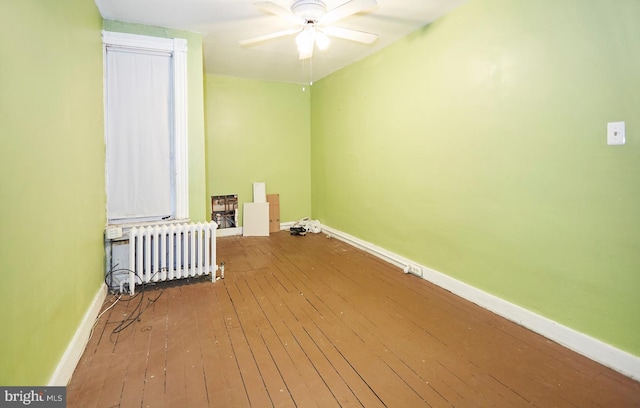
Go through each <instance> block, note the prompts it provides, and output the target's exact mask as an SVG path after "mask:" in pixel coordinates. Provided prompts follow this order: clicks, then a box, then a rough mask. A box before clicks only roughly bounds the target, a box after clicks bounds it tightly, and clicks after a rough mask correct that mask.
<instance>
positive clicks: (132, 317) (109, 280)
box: [105, 265, 164, 343]
mask: <svg viewBox="0 0 640 408" xmlns="http://www.w3.org/2000/svg"><path fill="white" fill-rule="evenodd" d="M117 266H118V265H115V266H114V268H112V269H111V270H109V271H108V272H107V274H106V275H105V284H106V285H107V288H109V290H110V291H111V292H112V293H116V292H117V293H119V292H120V289H121V286H119V285H118V286H117V287H115V286H114V285H113V283H114V282H113V275H114V273H118V272H127V273H130V274H133V276H135V277H136V280H137V281H136V283H139V285H140V290H139V291H137V292H136V294H135V295H133V296H129V298H128V299H125V298H124V294H122V293H120V298H119V301H123V302H130V301H132V300H133V299H136V298H139V301H138V303H137V304H136V305H135V306H134V308H133V310H132V311H131V313H129V316H128V317H127V318H125V319H123V320H121V321H119V322H117V321H114V322H110V321H109V320H107V322H106V323H105V325H106V324H110V323H118V324H117V325H116V327H115V328H114V329H113V330H112V331H111V334H110V336H109V337H110V339H111V342H112V343H113V342H114V341H113V337H112V336H113V335H114V334H118V333H120V332H122V331H123V330H125V329H126V328H127V327H129V326H131V325H132V324H133V323H135V322H137V321H140V316H142V313H144V311H145V310H147V308H148V307H149V306H150V305H151V304H152V303H154V302H155V301H157V300H158V299H159V298H160V296H161V295H162V293H163V292H164V290H161V291H160V293H159V294H158V295H157V296H156V297H155V298H154V299H151V298H148V301H149V302H148V303H147V304H146V305H145V306H144V307H142V303H143V301H144V293H145V289H146V286H147V283H145V282H144V281H143V280H142V278H140V276H138V274H136V273H135V272H134V271H132V270H131V269H126V268H117ZM160 271H161V270H159V271H156V272H155V273H154V274H153V275H151V277H150V279H153V277H154V276H155V275H156V274H158V273H160ZM123 287H124V286H123ZM127 288H128V285H127ZM128 289H130V288H128Z"/></svg>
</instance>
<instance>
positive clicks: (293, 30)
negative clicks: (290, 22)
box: [240, 28, 302, 45]
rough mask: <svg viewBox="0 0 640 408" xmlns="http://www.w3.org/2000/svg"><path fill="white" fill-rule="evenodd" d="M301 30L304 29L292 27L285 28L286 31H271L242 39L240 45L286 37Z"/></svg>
mask: <svg viewBox="0 0 640 408" xmlns="http://www.w3.org/2000/svg"><path fill="white" fill-rule="evenodd" d="M301 30H302V28H290V29H288V30H284V31H278V32H275V33H271V34H265V35H261V36H258V37H253V38H248V39H246V40H242V41H240V45H251V44H255V43H259V42H262V41H267V40H271V39H274V38H278V37H285V36H287V35H291V34H295V33H297V32H300V31H301Z"/></svg>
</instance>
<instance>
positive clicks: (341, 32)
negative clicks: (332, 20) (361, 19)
mask: <svg viewBox="0 0 640 408" xmlns="http://www.w3.org/2000/svg"><path fill="white" fill-rule="evenodd" d="M322 32H323V33H325V34H326V35H328V36H331V37H338V38H344V39H345V40H351V41H356V42H360V43H365V44H371V43H372V42H374V41H375V40H376V39H377V38H378V35H377V34H371V33H367V32H364V31H357V30H351V29H349V28H340V27H332V26H329V27H324V28H323V29H322Z"/></svg>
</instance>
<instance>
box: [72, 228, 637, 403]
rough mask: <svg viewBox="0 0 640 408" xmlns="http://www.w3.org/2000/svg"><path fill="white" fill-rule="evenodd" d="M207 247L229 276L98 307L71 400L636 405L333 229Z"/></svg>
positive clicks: (632, 391)
mask: <svg viewBox="0 0 640 408" xmlns="http://www.w3.org/2000/svg"><path fill="white" fill-rule="evenodd" d="M217 242H218V261H224V262H225V264H226V268H225V279H224V280H219V281H217V282H216V283H215V284H212V283H211V282H210V281H202V280H195V281H191V282H182V283H171V284H162V285H158V286H155V287H148V288H146V290H145V292H144V294H142V295H141V296H138V297H136V298H134V299H126V298H124V297H123V298H122V299H121V300H120V301H118V302H117V303H116V304H115V306H113V307H112V308H111V309H109V310H108V311H107V312H105V313H104V314H103V315H102V317H101V318H100V319H99V320H98V322H97V324H96V327H95V329H94V332H93V335H92V337H91V339H90V341H89V344H88V345H87V347H86V350H85V352H84V354H83V356H82V358H81V360H80V362H79V364H78V367H77V368H76V371H75V373H74V375H73V378H72V379H71V382H70V384H69V386H68V388H67V393H68V406H69V407H81V408H89V407H123V408H129V407H154V408H155V407H167V408H174V407H196V408H197V407H257V408H262V407H323V408H324V407H367V408H369V407H580V408H584V407H616V408H620V407H640V383H638V382H636V381H633V380H631V379H629V378H627V377H625V376H623V375H621V374H618V373H616V372H614V371H612V370H610V369H608V368H606V367H603V366H601V365H600V364H597V363H595V362H593V361H591V360H589V359H587V358H585V357H582V356H580V355H578V354H576V353H573V352H571V351H569V350H567V349H565V348H563V347H561V346H559V345H558V344H556V343H554V342H551V341H549V340H547V339H545V338H543V337H541V336H538V335H536V334H535V333H532V332H530V331H528V330H526V329H524V328H522V327H520V326H517V325H516V324H514V323H511V322H509V321H507V320H505V319H502V318H500V317H498V316H496V315H494V314H492V313H490V312H487V311H485V310H483V309H481V308H479V307H478V306H475V305H473V304H471V303H469V302H466V301H464V300H462V299H460V298H458V297H456V296H454V295H452V294H450V293H449V292H446V291H444V290H442V289H440V288H438V287H436V286H434V285H432V284H430V283H428V282H426V281H424V280H422V279H420V278H417V277H415V276H412V275H405V274H403V273H402V271H401V270H399V269H398V268H396V267H393V266H391V265H389V264H386V263H384V262H382V261H380V260H378V259H377V258H374V257H372V256H371V255H368V254H366V253H364V252H363V251H360V250H358V249H355V248H353V247H351V246H349V245H347V244H345V243H343V242H340V241H338V240H336V239H329V238H326V237H325V236H324V235H322V234H318V235H307V236H304V237H296V236H291V235H289V234H288V232H286V231H283V232H280V233H276V234H272V235H271V236H270V237H251V238H247V237H227V238H218V241H217ZM112 303H113V299H111V298H109V299H108V300H107V301H106V302H105V305H104V309H106V308H107V307H109V306H111V305H112ZM141 310H142V311H143V312H142V314H141V315H140V316H139V317H138V316H137V315H138V314H139V312H140V311H141ZM127 318H133V320H132V324H130V325H129V326H128V327H125V328H122V327H119V326H118V323H119V322H121V321H123V320H126V319H127ZM120 326H121V325H120Z"/></svg>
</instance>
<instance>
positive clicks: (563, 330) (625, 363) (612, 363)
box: [322, 225, 640, 380]
mask: <svg viewBox="0 0 640 408" xmlns="http://www.w3.org/2000/svg"><path fill="white" fill-rule="evenodd" d="M322 230H323V232H325V233H326V234H328V235H329V236H333V237H335V238H337V239H339V240H341V241H344V242H346V243H348V244H350V245H353V246H355V247H357V248H360V249H362V250H364V251H366V252H368V253H370V254H372V255H374V256H376V257H378V258H380V259H382V260H384V261H387V262H389V263H391V264H392V265H395V266H397V267H399V268H401V269H403V270H404V271H405V273H406V271H407V267H408V265H416V266H418V267H420V268H421V269H422V274H421V276H420V277H422V278H423V279H425V280H427V281H429V282H432V283H434V284H436V285H438V286H440V287H442V288H443V289H446V290H448V291H450V292H452V293H454V294H456V295H458V296H460V297H462V298H464V299H466V300H468V301H470V302H473V303H475V304H477V305H478V306H480V307H482V308H484V309H487V310H489V311H491V312H493V313H495V314H497V315H499V316H502V317H504V318H506V319H508V320H511V321H513V322H515V323H518V324H519V325H521V326H524V327H526V328H528V329H530V330H532V331H534V332H536V333H538V334H541V335H543V336H545V337H547V338H548V339H550V340H553V341H555V342H556V343H559V344H561V345H563V346H564V347H567V348H568V349H570V350H573V351H575V352H577V353H579V354H582V355H583V356H585V357H588V358H590V359H591V360H594V361H596V362H598V363H600V364H602V365H604V366H607V367H609V368H611V369H613V370H616V371H618V372H619V373H621V374H624V375H626V376H627V377H630V378H632V379H634V380H640V357H638V356H635V355H633V354H630V353H628V352H626V351H623V350H620V349H617V348H615V347H613V346H611V345H609V344H606V343H604V342H602V341H600V340H598V339H595V338H593V337H590V336H588V335H586V334H584V333H581V332H579V331H576V330H574V329H571V328H569V327H567V326H564V325H562V324H559V323H557V322H555V321H553V320H551V319H548V318H546V317H544V316H541V315H539V314H536V313H534V312H531V311H530V310H527V309H525V308H523V307H520V306H518V305H515V304H513V303H510V302H507V301H506V300H504V299H501V298H499V297H497V296H494V295H491V294H489V293H487V292H484V291H482V290H480V289H478V288H476V287H473V286H471V285H469V284H466V283H464V282H461V281H459V280H457V279H454V278H452V277H450V276H448V275H445V274H443V273H441V272H438V271H435V270H433V269H430V268H427V267H425V266H423V265H420V264H418V263H416V262H413V261H411V260H410V259H407V258H404V257H402V256H400V255H397V254H394V253H392V252H390V251H387V250H386V249H384V248H381V247H378V246H376V245H373V244H371V243H369V242H366V241H363V240H361V239H359V238H356V237H354V236H352V235H349V234H347V233H344V232H342V231H339V230H336V229H333V228H331V227H327V226H325V225H323V226H322Z"/></svg>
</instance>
